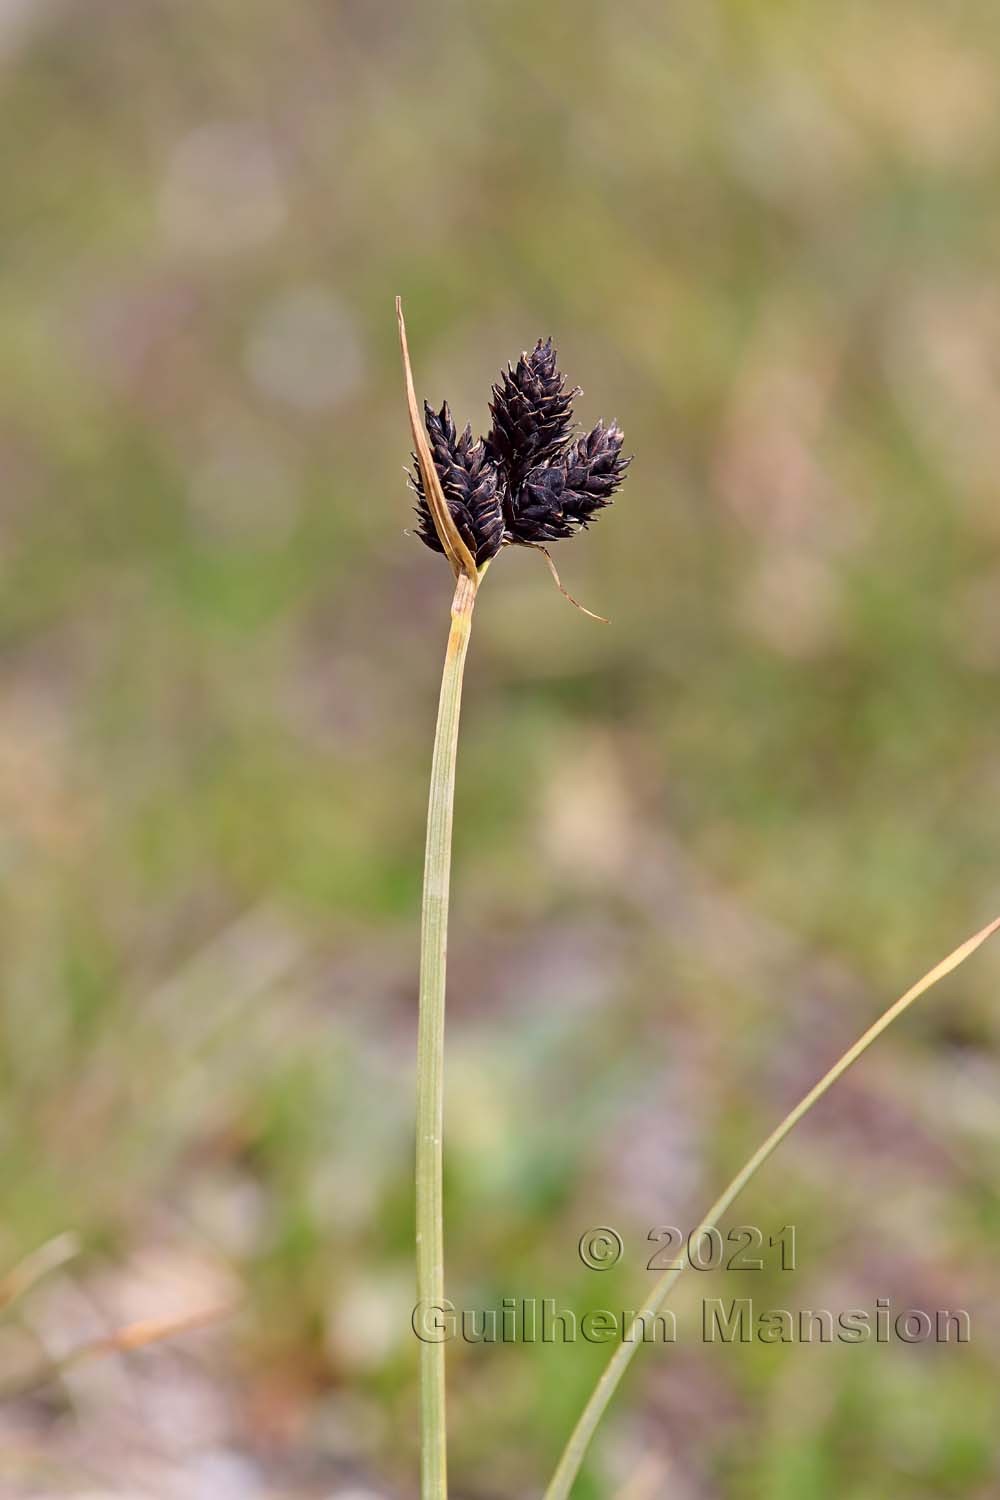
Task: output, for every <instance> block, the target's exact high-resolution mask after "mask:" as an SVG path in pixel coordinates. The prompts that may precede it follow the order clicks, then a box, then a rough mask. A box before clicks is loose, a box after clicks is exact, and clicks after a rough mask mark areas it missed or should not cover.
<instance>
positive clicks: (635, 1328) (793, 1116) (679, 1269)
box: [544, 917, 1000, 1500]
mask: <svg viewBox="0 0 1000 1500" xmlns="http://www.w3.org/2000/svg"><path fill="white" fill-rule="evenodd" d="M997 931H1000V917H998V918H997V919H996V920H995V921H993V922H990V923H989V924H988V925H987V926H986V927H984V928H982V929H981V931H979V932H977V933H976V934H975V935H974V936H973V937H970V938H968V939H967V940H966V941H965V942H964V943H962V944H961V945H960V946H959V947H958V948H956V949H955V950H954V951H953V952H952V953H949V954H948V957H947V958H944V959H942V960H941V962H940V963H939V964H936V965H935V967H934V968H933V969H931V970H929V971H928V973H926V974H925V975H924V976H923V978H922V979H918V980H917V982H916V984H915V985H913V986H912V987H911V988H910V989H908V990H907V991H906V994H905V995H902V996H900V998H899V999H898V1000H896V1001H895V1002H894V1003H893V1004H892V1005H890V1007H889V1009H888V1010H886V1011H884V1012H883V1013H882V1015H881V1016H879V1018H878V1020H877V1021H875V1022H874V1023H873V1025H871V1026H869V1028H868V1030H867V1031H866V1032H865V1033H864V1035H863V1036H861V1037H859V1038H858V1040H857V1041H856V1042H855V1043H854V1045H853V1046H852V1047H849V1048H848V1049H847V1051H846V1052H845V1053H844V1054H843V1056H842V1057H840V1058H838V1060H837V1061H836V1062H835V1063H834V1065H833V1067H832V1068H830V1070H829V1072H827V1073H824V1075H823V1077H822V1078H821V1079H820V1080H819V1082H818V1083H817V1084H814V1086H813V1087H812V1088H811V1089H810V1090H809V1092H808V1093H807V1094H806V1095H805V1096H804V1097H803V1098H802V1099H800V1100H799V1102H798V1104H796V1106H795V1108H794V1109H792V1110H790V1111H789V1113H788V1114H787V1115H786V1116H785V1118H784V1119H783V1120H782V1121H781V1123H780V1124H779V1125H777V1126H776V1127H775V1128H774V1130H772V1131H771V1134H770V1135H769V1136H768V1137H767V1139H766V1140H765V1141H764V1142H763V1143H762V1144H761V1145H760V1146H758V1148H757V1150H756V1151H755V1152H754V1154H753V1155H752V1156H751V1157H750V1159H749V1160H748V1161H747V1162H746V1163H745V1164H744V1165H743V1166H742V1167H741V1168H740V1170H739V1171H738V1172H737V1174H736V1176H735V1177H734V1178H733V1180H732V1182H731V1183H730V1184H729V1186H728V1187H727V1188H725V1189H724V1190H723V1191H722V1192H721V1193H720V1194H719V1196H718V1198H716V1200H715V1202H714V1203H713V1204H712V1207H711V1208H710V1209H709V1210H708V1212H707V1213H706V1215H705V1217H704V1218H703V1219H702V1221H701V1223H700V1224H699V1225H698V1228H697V1229H696V1230H695V1231H694V1234H693V1236H692V1237H691V1240H692V1242H693V1243H695V1244H697V1243H698V1242H699V1241H700V1240H701V1238H702V1236H703V1235H704V1233H705V1231H706V1230H708V1229H712V1228H714V1227H716V1226H717V1222H718V1220H719V1219H720V1218H721V1217H722V1215H723V1214H724V1213H726V1212H727V1211H728V1210H729V1209H730V1208H731V1207H732V1205H733V1203H734V1202H735V1200H736V1199H737V1198H738V1197H739V1195H740V1193H742V1191H743V1189H744V1188H745V1187H746V1186H747V1184H748V1183H749V1181H750V1180H751V1178H752V1177H754V1176H755V1175H756V1173H757V1172H758V1170H759V1169H760V1168H761V1167H762V1166H763V1165H764V1163H765V1162H766V1161H767V1159H768V1157H769V1156H771V1155H772V1153H773V1152H774V1151H776V1150H777V1148H778V1147H779V1146H780V1145H781V1143H782V1141H783V1140H784V1139H785V1137H786V1136H787V1135H788V1134H789V1133H790V1132H791V1131H792V1130H793V1129H794V1128H795V1126H796V1125H797V1124H798V1123H799V1121H800V1120H801V1119H802V1118H803V1117H804V1116H805V1115H807V1114H808V1113H809V1111H810V1110H811V1109H812V1107H813V1105H814V1104H816V1103H817V1102H818V1101H819V1100H820V1099H822V1097H823V1095H824V1094H825V1093H826V1092H827V1090H828V1089H829V1088H831V1087H832V1085H833V1084H835V1083H836V1082H837V1079H838V1078H840V1077H842V1075H843V1074H844V1073H846V1072H847V1070H848V1068H849V1067H850V1066H851V1064H852V1063H855V1062H857V1060H858V1058H859V1057H860V1056H861V1055H862V1053H864V1052H867V1050H868V1048H869V1047H870V1046H871V1044H872V1042H874V1041H876V1040H877V1039H878V1038H879V1037H880V1036H881V1035H882V1033H883V1031H886V1030H887V1029H888V1028H889V1027H890V1026H891V1025H892V1023H893V1021H895V1020H896V1019H897V1017H898V1016H901V1015H902V1014H903V1012H904V1011H905V1010H907V1009H908V1008H909V1007H910V1006H911V1005H912V1004H913V1002H914V1000H918V999H919V998H920V996H921V995H923V994H925V993H926V992H927V990H929V989H931V988H932V986H933V985H935V984H937V983H938V981H939V980H941V979H944V977H945V975H947V974H950V973H951V972H952V970H953V969H957V968H958V966H959V964H962V963H964V962H965V960H966V959H967V958H970V957H971V956H972V954H973V953H975V951H976V949H977V948H979V947H981V946H982V944H983V943H985V942H986V939H987V938H989V937H992V936H993V934H994V933H995V932H997ZM686 1265H687V1261H686V1259H685V1258H684V1257H683V1255H682V1257H681V1258H680V1259H679V1260H678V1262H677V1264H676V1266H675V1267H674V1268H673V1269H671V1270H669V1271H666V1272H665V1273H664V1275H663V1276H661V1277H660V1279H659V1281H657V1282H656V1284H655V1286H654V1287H653V1290H652V1292H651V1293H650V1295H649V1297H648V1298H647V1299H646V1302H645V1303H644V1305H643V1307H642V1308H641V1309H640V1311H639V1312H637V1313H636V1314H635V1317H634V1318H633V1320H632V1322H631V1324H630V1325H629V1329H628V1331H627V1333H626V1334H625V1335H624V1337H623V1340H622V1342H621V1343H620V1344H619V1346H618V1348H617V1349H616V1350H615V1352H614V1354H613V1355H612V1356H611V1359H610V1360H609V1361H608V1363H607V1366H606V1367H605V1369H604V1372H603V1374H602V1375H601V1377H600V1379H599V1380H598V1382H597V1385H596V1387H595V1389H594V1392H593V1394H592V1395H591V1397H590V1400H589V1401H588V1402H587V1404H586V1406H585V1407H584V1409H583V1412H582V1414H581V1416H580V1419H579V1421H578V1422H577V1424H576V1427H575V1428H574V1429H573V1432H572V1433H571V1435H570V1439H569V1442H568V1443H567V1444H566V1447H565V1449H564V1451H563V1455H562V1458H561V1459H560V1460H559V1464H558V1467H557V1468H556V1471H555V1474H554V1475H553V1476H552V1482H551V1483H550V1485H549V1487H548V1489H547V1490H546V1491H545V1497H544V1500H568V1496H569V1493H570V1490H571V1489H572V1487H573V1484H574V1482H575V1481H576V1478H577V1475H578V1474H579V1472H580V1466H581V1465H582V1463H583V1460H584V1457H585V1455H586V1452H587V1449H588V1448H589V1446H590V1440H591V1438H592V1437H593V1436H594V1432H595V1430H596V1428H597V1424H598V1423H599V1422H600V1420H601V1417H602V1416H603V1415H604V1413H605V1411H606V1410H607V1407H608V1404H609V1403H610V1401H611V1398H612V1396H613V1395H614V1393H615V1391H616V1390H617V1388H618V1385H619V1382H620V1381H621V1378H622V1376H623V1375H624V1374H625V1371H626V1370H627V1369H628V1367H629V1365H630V1364H631V1362H632V1358H633V1356H634V1355H635V1353H636V1350H637V1349H638V1348H639V1345H640V1343H641V1342H642V1339H641V1332H642V1329H643V1326H644V1324H645V1323H647V1322H648V1320H650V1319H652V1318H653V1317H655V1315H656V1314H657V1313H658V1312H659V1311H660V1309H661V1308H662V1307H663V1305H664V1304H665V1302H666V1300H667V1298H668V1297H669V1296H670V1293H671V1292H672V1290H673V1288H674V1286H675V1284H676V1283H677V1281H678V1280H679V1279H680V1277H681V1275H682V1273H683V1271H684V1269H685V1267H686ZM637 1338H638V1339H639V1342H638V1343H637V1342H636V1339H637Z"/></svg>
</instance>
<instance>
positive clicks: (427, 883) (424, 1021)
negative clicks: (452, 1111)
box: [416, 574, 476, 1500]
mask: <svg viewBox="0 0 1000 1500" xmlns="http://www.w3.org/2000/svg"><path fill="white" fill-rule="evenodd" d="M475 601H476V584H475V582H474V581H473V580H472V579H470V578H468V577H466V576H465V575H464V574H462V575H461V576H460V577H459V579H458V583H457V584H456V587H455V598H454V600H453V601H452V606H451V630H450V632H449V635H448V648H447V651H446V653H445V659H444V671H443V673H442V676H441V697H440V700H439V702H438V717H437V729H436V731H435V734H434V757H433V760H432V762H431V790H430V799H429V801H428V806H427V850H426V856H425V859H424V900H423V909H422V916H421V925H420V1016H419V1021H418V1029H417V1166H416V1180H417V1301H418V1304H419V1306H420V1307H421V1308H422V1309H428V1308H434V1307H439V1306H441V1304H442V1303H443V1301H444V1233H443V1228H442V1213H441V1134H442V1120H443V1112H444V1111H443V1085H444V995H445V969H446V963H447V951H448V891H449V886H450V883H451V825H452V811H453V808H454V802H455V758H456V751H457V748H458V721H459V714H460V712H461V707H462V677H463V674H464V671H465V656H466V652H467V650H468V646H469V631H470V628H471V625H472V608H473V605H474V604H475ZM447 1493H448V1470H447V1436H446V1427H445V1382H444V1344H443V1343H438V1342H432V1341H426V1340H425V1341H422V1342H421V1344H420V1494H421V1497H422V1500H445V1497H446V1495H447Z"/></svg>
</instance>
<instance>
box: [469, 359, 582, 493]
mask: <svg viewBox="0 0 1000 1500" xmlns="http://www.w3.org/2000/svg"><path fill="white" fill-rule="evenodd" d="M577 395H579V390H578V388H577V387H575V386H574V387H573V388H572V389H571V390H567V389H566V382H565V379H564V377H563V376H562V375H560V373H559V370H558V369H557V368H556V351H555V350H554V349H553V347H552V340H551V339H546V340H545V342H544V343H542V340H541V339H539V340H538V343H537V344H536V345H535V347H534V349H533V350H532V352H531V353H530V354H522V355H521V358H520V359H519V360H518V362H517V364H516V365H515V366H514V368H513V369H511V367H510V365H508V366H507V368H506V370H504V371H502V372H501V375H500V380H499V382H498V383H497V384H496V385H495V386H494V387H493V400H492V401H491V402H490V411H491V413H492V415H493V426H492V427H491V428H490V433H489V437H488V438H487V439H486V446H487V448H488V449H489V451H490V453H491V454H492V455H493V457H494V458H495V459H496V462H497V464H498V466H499V468H500V471H501V473H502V475H503V478H504V479H505V481H506V485H507V492H508V494H509V495H515V494H516V493H517V491H518V490H519V489H520V487H521V484H522V483H523V481H524V479H525V476H526V475H527V473H528V470H529V469H533V468H534V467H535V466H536V465H537V464H541V463H545V462H546V461H547V460H549V459H554V458H555V457H556V456H557V455H558V454H559V453H561V452H562V450H563V449H564V448H565V447H566V446H567V444H568V443H569V441H570V437H571V434H572V430H573V397H574V396H577Z"/></svg>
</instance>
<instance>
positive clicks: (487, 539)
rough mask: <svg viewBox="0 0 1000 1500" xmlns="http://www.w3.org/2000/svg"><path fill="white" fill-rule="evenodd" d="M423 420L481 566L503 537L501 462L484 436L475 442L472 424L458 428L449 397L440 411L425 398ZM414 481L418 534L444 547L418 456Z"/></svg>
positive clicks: (455, 515)
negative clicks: (496, 459)
mask: <svg viewBox="0 0 1000 1500" xmlns="http://www.w3.org/2000/svg"><path fill="white" fill-rule="evenodd" d="M424 422H425V425H426V427H427V436H428V439H429V440H430V445H431V454H432V456H433V459H434V467H435V468H436V469H437V473H438V478H439V479H440V481H441V488H442V490H443V491H444V496H445V500H446V501H447V503H448V509H449V510H450V512H451V516H452V520H453V521H454V522H455V525H456V526H457V528H458V531H459V535H460V536H461V538H462V540H463V542H464V543H465V545H466V546H467V547H468V549H469V551H470V552H471V553H472V554H473V556H474V557H475V559H476V562H477V564H478V565H479V566H480V567H481V566H482V564H483V563H484V562H487V561H488V560H489V559H490V558H491V557H495V556H496V554H497V553H498V552H499V550H500V546H501V543H502V542H503V534H504V519H503V510H502V507H501V502H500V487H499V484H498V476H497V467H496V464H495V462H494V461H493V459H492V457H491V456H490V455H489V454H488V453H487V450H486V444H485V443H484V442H483V440H482V438H480V439H479V440H478V442H473V440H472V428H471V427H468V426H467V427H466V429H465V431H464V432H462V433H458V432H457V431H456V429H455V423H454V421H453V420H452V415H451V412H450V410H449V409H448V403H447V401H446V402H445V403H444V405H443V406H442V407H441V410H440V412H436V411H434V409H433V408H432V407H431V406H430V405H429V404H428V403H427V402H426V401H425V402H424ZM410 487H411V489H412V490H413V491H414V493H415V494H416V497H417V504H416V507H415V508H416V512H417V535H418V536H419V537H420V540H421V541H422V542H425V543H426V544H427V546H428V547H430V548H432V549H433V550H434V551H435V552H442V551H443V550H444V549H443V548H442V546H441V543H440V541H439V539H438V534H437V531H436V529H435V527H434V521H433V518H432V516H431V512H430V507H429V506H428V504H427V497H426V495H425V494H424V486H423V481H422V479H421V477H420V466H419V464H418V463H417V461H416V458H414V461H413V470H412V471H411V473H410Z"/></svg>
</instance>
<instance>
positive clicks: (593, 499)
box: [507, 422, 631, 543]
mask: <svg viewBox="0 0 1000 1500" xmlns="http://www.w3.org/2000/svg"><path fill="white" fill-rule="evenodd" d="M623 441H624V438H623V434H622V430H621V428H620V427H619V426H618V425H617V423H615V422H613V423H612V424H611V426H610V427H605V426H604V424H603V422H598V424H597V426H596V427H595V428H594V430H593V431H592V432H589V433H587V435H586V436H585V437H581V438H578V439H577V440H576V442H574V443H573V444H572V445H571V446H570V447H569V448H568V449H567V451H566V452H565V453H564V454H563V455H562V456H561V458H560V459H558V460H557V461H556V462H554V463H550V464H541V465H538V466H536V467H535V468H533V469H531V470H530V472H529V473H528V474H527V476H526V477H525V480H524V483H523V484H522V486H521V488H520V490H519V491H518V492H517V494H516V496H515V497H514V499H513V502H512V503H511V504H510V505H508V507H507V510H508V516H507V531H508V539H509V540H510V541H513V542H522V543H523V542H529V543H530V542H553V541H558V540H559V539H560V538H562V537H568V536H572V535H573V533H574V532H576V531H578V530H579V529H580V528H581V527H586V526H588V525H589V524H590V522H591V520H592V519H593V517H594V512H595V511H598V510H601V509H603V507H604V506H606V505H610V504H611V499H612V496H613V495H614V493H615V491H616V490H617V489H618V487H619V485H620V484H621V482H622V480H623V478H624V477H625V470H626V468H627V467H628V465H629V463H630V462H631V459H628V458H622V456H621V450H622V442H623Z"/></svg>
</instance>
